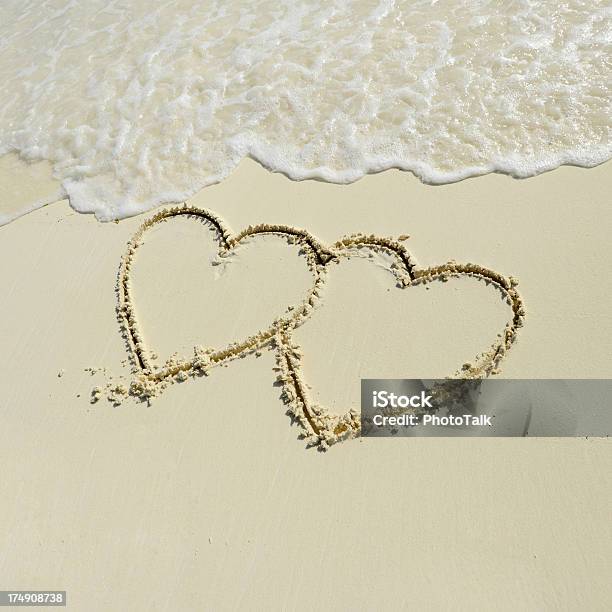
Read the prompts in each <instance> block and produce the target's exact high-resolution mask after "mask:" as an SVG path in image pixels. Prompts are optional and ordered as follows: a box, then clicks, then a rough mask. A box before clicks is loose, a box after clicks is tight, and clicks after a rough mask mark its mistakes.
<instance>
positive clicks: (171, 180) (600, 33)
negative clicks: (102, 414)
mask: <svg viewBox="0 0 612 612" xmlns="http://www.w3.org/2000/svg"><path fill="white" fill-rule="evenodd" d="M611 17H612V9H611V8H610V7H609V4H608V2H607V1H601V0H591V1H590V2H584V1H582V0H567V1H566V2H563V3H557V2H549V1H546V0H542V1H538V0H517V1H515V2H512V3H508V2H504V1H502V0H476V1H475V0H448V1H442V2H439V1H438V0H428V1H414V0H410V1H399V0H397V1H394V0H378V1H367V0H363V1H361V2H354V1H349V0H328V1H326V2H323V1H321V0H317V1H308V2H307V1H306V0H274V1H269V0H249V1H248V2H247V1H245V0H223V1H221V0H209V1H207V2H198V1H197V0H169V1H166V2H163V3H150V2H145V1H144V0H132V1H129V2H125V1H108V0H88V1H87V2H79V1H77V0H54V1H44V0H30V1H25V0H20V1H17V0H5V1H4V2H2V4H1V5H0V79H1V82H2V87H1V88H0V155H2V154H7V153H17V154H19V155H20V156H21V157H22V158H23V159H25V160H30V161H35V160H48V161H49V162H51V164H52V166H53V170H54V173H55V176H56V177H57V179H59V180H60V181H61V184H62V187H63V190H64V192H65V194H66V195H68V196H69V198H70V202H71V205H72V206H73V207H74V208H75V209H76V210H78V211H81V212H93V213H95V214H96V216H97V217H98V218H99V219H101V220H110V219H117V218H122V217H126V216H130V215H134V214H137V213H140V212H143V211H145V210H148V209H150V208H152V207H154V206H156V205H158V204H160V203H164V202H177V201H182V200H183V199H185V198H187V197H189V196H190V195H193V194H194V193H195V192H196V191H197V190H199V189H200V188H202V187H204V186H206V185H209V184H212V183H215V182H218V181H221V180H222V179H223V178H225V177H226V176H227V175H228V174H229V173H230V172H231V171H232V170H233V169H234V168H235V167H236V165H237V164H238V162H239V161H240V160H241V159H242V158H244V157H246V156H251V157H253V158H255V159H257V160H258V161H260V162H261V163H262V164H264V165H265V166H266V167H268V168H269V169H271V170H274V171H278V172H283V173H285V174H286V175H288V176H289V177H291V178H293V179H307V178H317V179H323V180H326V181H333V182H340V183H342V182H351V181H355V180H357V179H359V178H360V177H362V176H363V175H364V174H366V173H371V172H378V171H382V170H385V169H387V168H392V167H395V168H400V169H404V170H409V171H412V172H413V173H414V174H415V175H417V176H418V177H419V178H420V179H421V180H422V181H424V182H427V183H446V182H452V181H457V180H460V179H463V178H466V177H469V176H473V175H478V174H483V173H487V172H494V171H495V172H504V173H507V174H511V175H512V176H515V177H528V176H531V175H534V174H537V173H540V172H543V171H546V170H550V169H553V168H555V167H557V166H559V165H561V164H575V165H580V166H593V165H596V164H598V163H601V162H603V161H605V160H606V159H609V158H610V157H611V156H612V154H611V153H612V146H611V139H610V130H611V128H610V117H611V112H610V111H611V108H610V105H611V99H612V98H611V95H610V93H611V92H610V64H611V61H612V60H611V58H612V53H611V50H612V25H611V23H612V22H611ZM33 205H34V203H33V202H24V210H27V209H30V208H32V207H33Z"/></svg>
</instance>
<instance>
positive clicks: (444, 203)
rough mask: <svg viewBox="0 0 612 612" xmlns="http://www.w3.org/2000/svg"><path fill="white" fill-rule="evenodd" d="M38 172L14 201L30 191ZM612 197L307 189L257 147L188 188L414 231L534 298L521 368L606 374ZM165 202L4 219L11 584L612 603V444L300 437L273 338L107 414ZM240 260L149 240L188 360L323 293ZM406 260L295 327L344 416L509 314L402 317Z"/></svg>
mask: <svg viewBox="0 0 612 612" xmlns="http://www.w3.org/2000/svg"><path fill="white" fill-rule="evenodd" d="M11 164H12V162H11V163H10V164H9V162H5V164H4V166H2V167H1V168H0V185H2V195H3V198H4V200H3V204H2V205H1V208H0V214H2V213H4V214H10V212H11V211H14V210H17V209H18V208H19V206H18V205H19V198H25V196H24V192H23V187H22V185H23V184H25V183H24V182H23V179H22V178H20V179H19V180H18V181H17V180H16V179H15V172H16V170H15V168H14V167H13V166H12V165H11ZM27 184H28V189H29V190H36V189H38V191H36V193H39V194H40V196H39V197H40V199H41V200H43V199H44V198H49V197H50V194H53V192H54V189H56V188H57V185H55V186H54V185H53V184H52V181H50V179H49V177H48V176H44V169H42V170H40V169H39V174H38V177H36V180H35V178H31V180H30V181H29V182H28V183H27ZM611 188H612V165H610V163H608V164H604V165H602V166H599V167H596V168H593V169H589V170H584V169H579V168H573V167H563V168H560V169H558V170H555V171H553V172H550V173H546V174H543V175H540V176H537V177H533V178H530V179H527V180H514V179H511V178H508V177H506V176H501V175H488V176H484V177H478V178H474V179H470V180H467V181H463V182H460V183H455V184H451V185H445V186H439V187H432V186H427V185H423V184H421V183H420V182H419V181H418V180H417V179H415V178H414V177H413V176H412V175H409V174H406V173H402V172H399V171H388V172H385V173H382V174H379V175H372V176H368V177H366V178H364V179H362V180H360V181H358V182H357V183H354V184H351V185H332V184H327V183H322V182H316V181H306V182H292V181H290V180H288V179H287V178H286V177H284V176H282V175H278V174H272V173H270V172H268V171H267V170H265V169H264V168H262V167H261V166H259V165H258V164H257V163H255V162H253V161H250V160H246V161H243V162H242V164H241V165H240V166H239V168H238V169H237V170H236V171H235V173H234V174H233V175H231V176H230V177H229V178H228V179H227V180H226V181H224V182H223V183H221V184H219V185H215V186H212V187H209V188H206V189H204V190H203V191H201V192H200V193H199V194H198V195H197V196H195V197H194V198H192V200H190V202H189V203H190V204H192V205H195V206H199V207H203V208H207V209H210V210H212V211H214V212H215V213H217V214H218V215H220V216H221V217H222V218H223V220H224V221H225V222H226V223H227V224H228V226H229V227H230V228H231V229H232V231H234V232H238V231H240V230H241V229H244V228H245V227H246V226H248V225H249V224H253V225H255V224H259V223H274V224H287V225H291V226H295V227H298V228H302V229H305V230H307V231H308V232H310V233H312V234H313V235H314V236H316V237H317V238H318V239H319V240H321V241H322V242H323V243H325V244H328V245H329V244H332V243H333V242H335V241H336V240H338V239H339V238H340V237H342V236H344V235H348V234H351V233H353V232H364V233H366V234H370V233H374V234H377V235H380V236H393V237H395V238H397V237H398V236H400V235H403V234H409V235H410V238H409V239H408V240H406V241H405V242H403V244H405V246H406V248H408V249H409V250H410V253H411V254H412V255H413V256H414V258H415V260H416V262H417V263H418V265H419V266H421V267H427V266H433V265H436V264H441V263H444V262H447V261H448V260H451V259H455V260H457V261H458V262H462V263H465V262H473V263H478V264H480V265H482V266H485V267H487V268H491V269H493V270H496V271H498V272H500V273H501V274H504V275H511V276H514V277H516V278H517V279H518V280H519V285H518V289H519V291H520V294H521V296H522V297H523V299H524V301H525V305H526V313H527V314H526V319H525V326H524V327H523V328H522V329H520V331H519V337H518V342H517V343H516V344H515V345H514V346H513V347H512V349H511V351H510V353H509V354H508V356H507V358H506V359H505V360H504V361H503V362H502V364H501V368H502V376H504V377H508V378H521V377H524V378H546V377H551V378H583V377H585V378H597V377H602V378H604V377H609V375H610V371H611V366H612V314H611V312H610V308H609V305H610V302H611V300H612V275H611V274H610V272H611V264H610V261H611V255H612V247H611V246H610V244H611V242H610V232H611V230H612V207H610V202H609V194H610V193H611ZM31 193H33V192H32V191H28V198H29V199H31ZM148 216H150V214H149V215H148ZM144 218H145V217H134V218H131V219H127V220H124V221H121V222H119V223H106V224H102V223H99V222H97V221H96V220H95V219H94V218H93V217H92V216H87V215H81V214H78V213H76V212H74V211H73V210H72V209H71V208H70V207H69V206H68V203H67V202H66V201H59V202H57V203H54V204H51V205H48V206H46V207H44V208H42V209H40V210H37V211H35V212H33V213H30V214H28V215H26V216H24V217H22V218H20V219H18V220H16V221H14V222H13V223H10V224H8V225H6V226H4V227H0V261H1V262H2V264H0V266H1V269H2V279H3V291H2V294H1V295H0V312H2V319H1V320H0V346H2V349H3V357H4V363H3V372H2V376H1V377H0V418H1V422H2V427H1V428H0V461H1V464H2V466H3V477H2V484H1V487H2V490H1V495H2V500H3V501H2V503H1V504H0V522H1V523H2V525H3V529H2V530H0V551H1V552H0V576H1V577H2V580H1V582H2V585H4V586H2V588H13V589H20V588H23V589H25V588H37V589H40V588H49V589H65V590H66V591H67V592H68V601H69V605H68V608H69V609H74V610H91V611H96V610H109V609H115V610H120V609H129V610H195V609H215V610H224V609H237V608H242V609H244V608H249V609H264V608H265V609H269V608H272V609H279V608H282V609H311V608H312V607H313V606H316V607H324V608H326V609H339V610H349V609H351V610H354V609H374V608H379V609H384V608H385V607H387V608H389V607H390V608H398V607H408V608H416V609H431V610H446V609H453V610H490V609H496V610H517V609H520V610H534V611H535V610H538V611H541V610H561V609H563V610H575V609H579V608H581V609H588V610H605V609H608V607H609V599H610V597H611V596H612V587H611V586H610V581H609V558H610V554H611V553H612V545H611V541H612V540H611V538H610V536H611V535H612V533H611V531H612V528H611V527H610V521H609V507H610V503H611V502H612V493H611V491H612V477H611V476H610V470H609V468H608V466H609V463H610V457H611V452H612V447H611V446H610V442H609V440H607V439H572V438H567V439H554V438H553V439H479V440H467V439H453V440H450V439H414V438H412V439H358V440H350V441H347V442H343V443H340V444H338V445H335V446H333V447H332V448H331V449H330V450H329V451H328V452H325V453H321V452H318V451H317V450H315V449H307V448H306V447H305V443H304V441H303V440H300V439H298V434H299V429H298V428H297V426H296V425H292V424H291V420H290V418H289V417H288V416H287V415H286V414H285V412H286V410H287V407H286V406H285V405H284V404H283V402H282V401H281V399H280V390H279V387H278V386H275V385H274V372H273V367H274V365H275V359H274V352H273V351H271V350H269V349H266V348H262V349H261V355H260V356H256V355H248V356H246V357H245V358H244V359H238V360H236V361H233V362H231V363H229V364H227V367H223V366H221V367H218V368H215V369H213V370H211V371H210V375H209V376H207V377H202V378H198V379H197V380H188V381H186V382H185V383H182V384H174V385H172V386H170V387H169V388H168V389H166V390H165V392H164V393H163V394H161V395H160V396H159V397H157V398H155V401H154V402H153V403H152V405H151V406H147V405H146V404H145V403H138V402H136V401H135V400H134V399H132V398H128V399H126V400H125V401H124V402H123V403H122V404H121V405H119V406H112V405H111V404H110V403H108V402H106V401H104V399H102V400H101V401H99V402H97V403H95V404H91V403H90V394H91V391H92V389H93V388H94V386H96V385H101V384H105V382H106V381H107V380H108V379H109V378H113V379H117V377H119V376H121V375H123V376H126V377H127V376H129V368H128V367H127V365H126V363H125V360H126V359H127V357H128V355H127V352H126V347H125V344H124V341H123V339H122V337H121V335H120V332H119V325H118V322H117V317H116V313H115V307H116V303H117V296H116V293H115V283H116V279H117V272H118V268H119V263H120V260H121V257H122V255H123V253H124V251H125V248H126V244H127V243H128V241H129V240H130V238H131V236H132V234H133V233H134V232H135V231H136V230H137V228H138V227H139V226H140V224H141V223H142V222H143V220H144ZM201 238H203V239H201ZM211 245H212V246H211ZM240 248H241V249H242V250H241V251H240V252H238V253H237V254H236V257H235V261H233V262H232V263H231V264H230V265H229V268H228V269H227V270H226V269H225V267H224V266H220V267H219V266H216V267H211V266H209V265H208V262H209V260H210V259H211V258H212V257H214V254H215V253H214V251H216V248H215V247H214V245H213V243H212V242H211V241H210V237H209V236H207V234H206V232H202V228H200V227H197V226H196V225H195V224H189V223H188V222H185V223H183V222H177V223H174V222H171V223H168V224H167V225H164V226H163V227H160V228H159V231H156V232H155V233H152V234H151V237H150V239H148V238H145V240H144V244H143V247H142V252H139V257H140V259H139V261H138V265H137V266H136V269H135V270H134V285H135V292H136V294H137V296H138V297H139V298H140V302H139V305H138V306H137V309H138V312H139V316H140V317H142V318H141V320H140V323H141V325H142V327H143V329H145V335H146V336H147V339H148V340H149V341H150V342H151V344H154V345H155V348H156V349H157V350H158V351H159V353H160V356H161V357H164V356H166V355H167V354H169V353H171V352H172V351H173V350H177V351H180V352H183V351H188V350H189V348H190V346H191V344H193V343H195V341H194V342H192V337H193V338H196V337H197V339H198V341H199V339H200V338H201V339H202V342H206V340H207V339H208V338H214V342H215V343H219V344H224V343H226V342H230V341H233V340H236V339H237V338H240V337H242V336H244V335H245V334H249V333H251V330H254V331H256V330H258V329H261V327H262V326H265V325H266V321H267V320H268V319H269V318H272V317H273V316H276V315H277V313H278V314H282V311H283V309H284V308H285V306H286V305H287V303H292V301H296V300H297V301H299V300H300V299H301V296H302V294H303V292H304V291H306V290H307V289H308V284H309V280H308V278H309V274H308V271H307V269H306V268H305V266H304V265H303V264H304V262H303V261H302V260H301V258H300V256H299V255H297V254H296V253H295V252H294V251H295V249H294V248H293V249H292V248H291V247H290V246H289V247H287V245H279V244H277V243H274V239H270V240H267V241H266V240H264V241H262V242H261V243H260V244H258V245H244V247H240ZM302 259H303V258H302ZM373 259H375V258H373ZM379 264H380V262H378V261H372V260H369V259H367V258H366V259H354V260H351V262H350V264H349V265H347V266H340V267H338V269H337V270H333V271H331V272H330V277H329V279H328V280H327V281H326V286H325V288H324V289H325V291H324V292H323V294H322V298H321V304H320V307H319V308H318V309H316V311H315V313H314V314H313V316H312V319H311V320H309V321H307V322H305V323H304V325H303V326H301V327H300V328H298V330H296V332H295V337H296V338H297V339H299V342H300V344H301V346H302V348H303V349H304V375H305V376H306V378H307V380H308V381H309V383H310V384H311V385H312V391H313V394H315V395H316V397H317V398H319V399H321V401H324V402H326V405H330V406H332V407H340V406H346V405H348V404H351V402H353V401H354V400H355V398H356V397H357V395H356V393H358V390H359V379H360V378H361V377H366V376H370V377H395V376H398V377H400V376H401V377H412V376H416V375H420V376H436V375H446V374H451V373H452V371H453V370H455V369H456V368H457V367H459V366H461V363H462V362H463V361H465V360H466V359H470V358H471V357H473V355H474V353H475V352H477V351H480V350H484V349H486V348H487V347H488V345H489V344H490V342H491V341H492V339H494V338H495V335H496V333H498V332H499V331H501V330H502V329H503V324H504V321H505V319H506V318H507V306H506V305H505V304H504V303H503V302H501V300H499V296H497V295H495V294H491V293H490V292H487V291H486V290H484V289H483V288H482V287H481V286H480V285H479V284H478V283H470V282H469V281H466V282H462V283H459V284H454V285H453V283H452V282H449V283H448V287H432V289H431V292H430V293H429V294H427V295H426V294H425V293H424V292H422V295H421V296H420V297H419V298H418V299H417V300H416V301H415V302H414V303H413V302H412V301H411V299H410V297H409V296H408V297H406V296H403V297H402V299H405V300H407V301H406V305H405V306H404V305H401V306H398V303H397V302H396V301H395V300H394V299H393V298H392V295H394V293H393V292H394V291H395V289H394V288H393V285H392V283H391V284H389V286H388V280H389V274H388V271H387V270H386V269H383V268H382V267H381V266H380V265H379ZM217 281H218V282H217ZM215 283H216V284H215ZM211 284H212V285H214V286H215V287H216V288H219V287H221V289H220V290H219V293H218V295H217V296H216V297H215V296H213V299H212V300H211V296H210V293H206V289H207V288H208V287H209V286H211ZM387 289H389V291H387ZM433 294H435V295H434V297H431V295H433ZM402 304H403V303H402ZM405 312H409V316H408V317H406V316H402V313H405ZM147 325H149V327H148V328H147ZM500 325H501V327H500ZM428 328H430V331H431V334H430V333H428ZM147 329H148V330H150V331H148V332H147V331H146V330H147ZM86 368H94V369H98V368H106V373H105V372H103V371H96V372H94V373H91V372H90V371H85V369H86ZM449 370H450V371H449Z"/></svg>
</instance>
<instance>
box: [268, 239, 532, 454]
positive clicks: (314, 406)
mask: <svg viewBox="0 0 612 612" xmlns="http://www.w3.org/2000/svg"><path fill="white" fill-rule="evenodd" d="M356 249H371V250H372V251H375V252H376V251H378V252H384V253H385V254H387V255H391V256H392V257H391V259H392V260H393V263H392V264H391V265H390V267H389V271H390V272H392V274H393V276H394V277H395V279H396V282H397V286H398V287H401V288H402V289H403V290H410V288H415V287H417V286H424V285H428V284H431V283H434V282H447V281H449V280H451V279H453V278H461V277H468V278H474V279H477V280H480V281H484V282H485V283H486V284H487V285H488V286H489V287H491V288H492V289H494V290H496V291H499V292H500V293H501V294H502V296H503V297H504V298H505V300H506V302H507V304H508V306H509V310H510V313H509V319H508V321H507V323H506V324H505V327H504V329H503V330H500V332H501V333H500V334H499V335H498V339H497V340H496V341H495V342H494V343H493V344H492V345H490V346H489V347H488V348H487V349H486V350H484V352H482V353H480V354H478V355H477V356H476V357H475V358H474V359H472V361H471V362H465V364H464V365H463V366H461V367H459V368H458V369H457V371H456V372H454V373H453V374H452V376H450V378H455V379H457V378H459V379H483V378H486V377H488V376H489V375H491V374H496V373H498V367H499V364H500V362H501V361H502V359H503V358H504V356H505V355H506V353H507V351H508V350H509V349H510V347H511V345H512V344H513V343H514V341H515V340H516V333H517V330H518V328H519V327H522V325H523V319H524V316H525V312H524V307H523V303H522V299H521V297H520V296H519V294H518V292H517V290H516V285H517V281H516V280H515V279H514V278H512V277H504V276H502V275H501V274H499V273H498V272H495V271H493V270H490V269H487V268H484V267H482V266H479V265H476V264H471V263H469V264H459V263H457V262H454V261H451V262H447V263H445V264H442V265H438V266H431V267H428V268H418V267H417V266H416V264H415V263H414V262H413V259H412V257H411V255H410V253H409V252H408V250H407V249H406V248H405V247H404V246H403V245H402V244H401V243H400V242H397V241H395V240H393V239H388V238H380V237H376V236H365V235H353V236H349V237H347V238H343V239H341V240H339V241H338V242H337V243H335V244H334V245H333V246H332V247H331V248H330V249H329V250H330V252H331V253H332V254H333V258H332V259H330V261H329V262H327V263H326V264H325V266H324V267H325V268H326V269H329V268H330V267H331V263H332V262H333V263H341V262H342V261H343V260H344V259H346V258H348V257H350V256H351V254H352V253H354V251H355V250H356ZM316 295H317V296H318V294H316ZM316 306H317V305H316V304H312V305H311V307H316ZM323 307H324V306H323ZM310 316H312V313H311V312H310V311H307V312H306V313H305V314H302V315H301V317H302V318H301V319H300V320H297V321H293V322H292V324H291V325H285V326H282V327H281V328H279V330H278V334H277V340H276V345H277V368H278V370H279V372H280V374H279V377H278V380H279V381H280V382H281V383H282V385H283V393H284V398H285V401H286V402H287V403H288V404H289V405H290V412H291V414H292V415H293V416H294V417H295V419H296V420H297V421H298V423H299V424H300V426H301V428H302V430H303V432H304V434H305V435H306V437H307V438H308V439H309V442H310V443H311V444H313V445H315V446H318V447H319V448H323V449H325V448H327V447H328V446H329V445H331V444H334V443H336V442H338V441H341V440H346V439H349V438H354V437H357V436H359V434H360V430H361V419H360V414H359V411H358V410H357V409H355V408H349V409H348V410H347V411H346V412H345V413H344V414H333V413H332V412H331V411H330V410H329V409H328V408H327V407H325V406H322V405H320V404H318V403H317V402H315V401H314V400H313V399H312V396H311V393H310V392H309V385H308V384H307V382H306V379H305V376H304V373H303V368H302V364H301V361H302V357H303V354H302V348H301V347H300V346H299V344H298V343H297V342H296V341H295V339H294V334H293V331H294V329H295V328H296V327H297V326H298V325H301V324H302V323H305V320H304V319H305V317H308V318H309V317H310ZM314 316H316V315H314ZM424 325H425V326H426V325H427V322H424ZM306 326H307V323H306ZM304 329H305V330H307V327H305V328H304ZM458 365H459V364H458ZM407 374H409V373H407Z"/></svg>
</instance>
